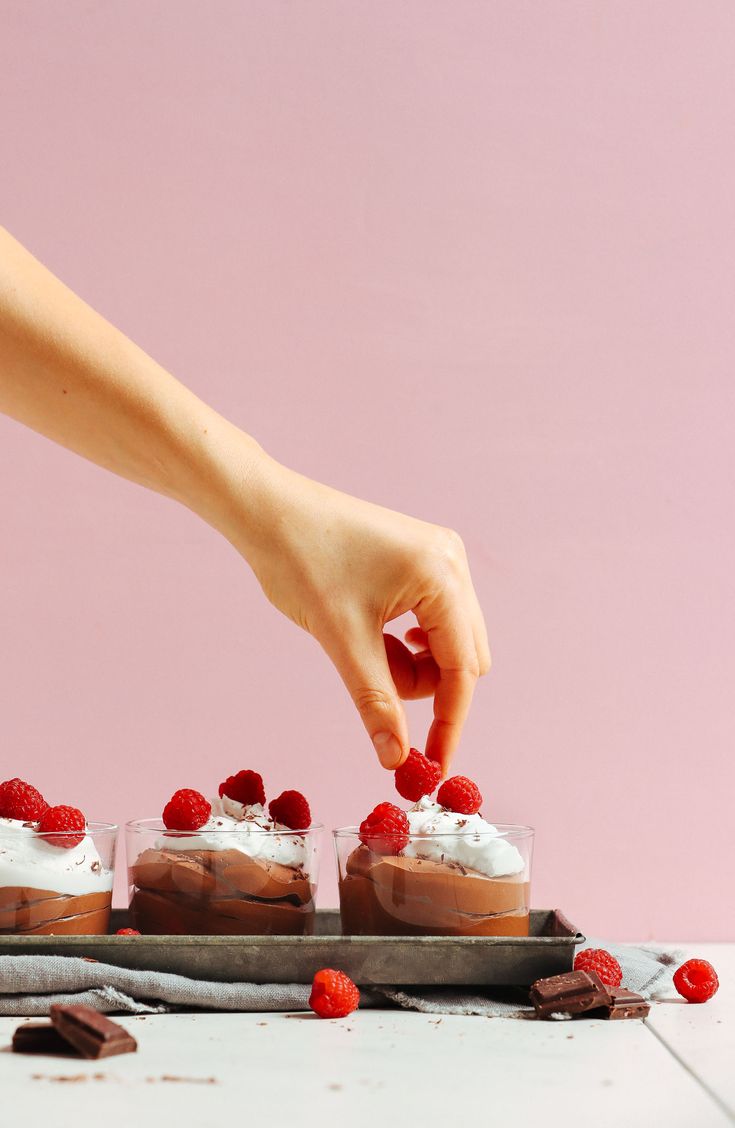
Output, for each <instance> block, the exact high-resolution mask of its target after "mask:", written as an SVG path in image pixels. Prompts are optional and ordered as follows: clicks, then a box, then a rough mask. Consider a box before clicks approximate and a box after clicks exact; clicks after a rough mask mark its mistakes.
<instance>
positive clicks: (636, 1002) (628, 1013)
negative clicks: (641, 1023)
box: [604, 987, 651, 1018]
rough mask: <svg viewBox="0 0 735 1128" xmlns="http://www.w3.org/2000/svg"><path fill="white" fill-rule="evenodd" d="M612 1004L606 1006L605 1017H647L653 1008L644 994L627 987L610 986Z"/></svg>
mask: <svg viewBox="0 0 735 1128" xmlns="http://www.w3.org/2000/svg"><path fill="white" fill-rule="evenodd" d="M607 990H608V993H609V995H610V1005H609V1006H608V1007H606V1008H605V1012H604V1013H605V1018H645V1017H646V1015H647V1014H648V1013H649V1011H650V1009H651V1004H650V1003H648V1002H646V1000H645V999H644V998H643V996H642V995H638V994H636V992H635V991H629V990H628V988H627V987H608V989H607Z"/></svg>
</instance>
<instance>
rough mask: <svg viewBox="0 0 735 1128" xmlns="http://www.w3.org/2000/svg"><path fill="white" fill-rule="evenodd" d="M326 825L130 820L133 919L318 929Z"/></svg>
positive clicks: (200, 928) (179, 925)
mask: <svg viewBox="0 0 735 1128" xmlns="http://www.w3.org/2000/svg"><path fill="white" fill-rule="evenodd" d="M321 830H322V827H321V826H320V825H312V826H311V827H309V829H308V830H281V829H278V830H272V829H264V828H261V827H257V826H255V825H253V824H249V825H248V826H247V827H246V828H243V826H242V825H241V826H239V827H237V828H235V829H225V830H210V829H208V828H207V829H203V830H201V831H179V830H166V828H165V826H164V825H163V823H162V822H161V820H160V819H136V820H135V821H133V822H129V823H128V824H127V826H126V839H127V842H126V844H127V856H128V884H129V892H130V923H131V925H132V926H133V927H134V928H137V929H138V930H139V931H140V932H142V933H144V934H148V935H154V936H264V935H266V936H301V935H309V934H311V933H312V932H313V931H314V918H315V913H316V909H315V905H314V898H315V895H316V886H317V879H318V867H319V840H320V832H321Z"/></svg>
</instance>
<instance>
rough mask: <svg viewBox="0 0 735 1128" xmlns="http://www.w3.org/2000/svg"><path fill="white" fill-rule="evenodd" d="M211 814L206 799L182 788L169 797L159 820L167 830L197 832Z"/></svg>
mask: <svg viewBox="0 0 735 1128" xmlns="http://www.w3.org/2000/svg"><path fill="white" fill-rule="evenodd" d="M211 813H212V807H211V804H210V803H209V800H208V799H205V798H204V796H203V795H202V794H200V792H198V791H192V789H191V788H190V787H182V788H181V789H180V790H179V791H175V792H174V794H173V795H172V796H171V798H170V799H169V801H168V803H167V804H166V806H165V807H164V808H163V814H162V815H161V818H162V819H163V822H164V826H165V827H166V829H167V830H199V827H200V826H204V824H205V822H206V821H207V819H208V818H209V816H210V815H211Z"/></svg>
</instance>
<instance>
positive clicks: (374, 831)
mask: <svg viewBox="0 0 735 1128" xmlns="http://www.w3.org/2000/svg"><path fill="white" fill-rule="evenodd" d="M408 832H409V825H408V816H407V815H406V812H405V811H402V810H401V808H400V807H396V806H395V804H394V803H378V805H377V807H375V808H374V809H373V810H372V811H371V812H370V814H369V815H368V817H367V818H366V819H363V821H362V822H361V823H360V841H361V842H362V844H363V845H364V846H369V848H370V849H371V850H373V851H374V852H375V853H376V854H400V852H401V850H403V848H404V846H406V845H407V843H408Z"/></svg>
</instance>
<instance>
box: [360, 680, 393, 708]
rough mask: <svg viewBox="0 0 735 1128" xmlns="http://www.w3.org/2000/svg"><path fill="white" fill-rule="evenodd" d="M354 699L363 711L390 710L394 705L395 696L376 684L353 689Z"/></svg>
mask: <svg viewBox="0 0 735 1128" xmlns="http://www.w3.org/2000/svg"><path fill="white" fill-rule="evenodd" d="M352 700H353V701H354V703H355V705H356V706H357V708H358V710H359V711H360V712H361V713H372V712H375V711H383V712H388V711H389V710H390V709H392V707H393V698H392V696H391V695H390V693H388V692H387V691H386V690H384V689H378V688H375V687H374V686H371V687H367V686H364V687H359V688H358V689H355V690H353V692H352Z"/></svg>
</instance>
